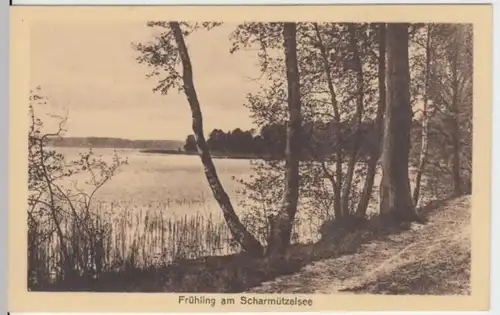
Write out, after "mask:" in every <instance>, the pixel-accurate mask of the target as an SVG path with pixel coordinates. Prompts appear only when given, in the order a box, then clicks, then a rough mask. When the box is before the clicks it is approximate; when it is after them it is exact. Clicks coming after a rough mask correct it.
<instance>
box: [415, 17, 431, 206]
mask: <svg viewBox="0 0 500 315" xmlns="http://www.w3.org/2000/svg"><path fill="white" fill-rule="evenodd" d="M430 65H431V26H430V25H428V26H427V41H426V44H425V82H424V87H425V91H424V105H423V109H422V145H421V148H420V157H419V163H418V171H417V176H416V179H415V188H414V189H413V204H414V205H415V207H417V205H418V202H419V199H420V185H421V182H422V175H423V173H424V171H425V165H426V164H427V152H428V149H429V141H428V136H429V117H428V103H429V77H430V71H431V68H430Z"/></svg>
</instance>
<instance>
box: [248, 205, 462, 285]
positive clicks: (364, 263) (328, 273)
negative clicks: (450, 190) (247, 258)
mask: <svg viewBox="0 0 500 315" xmlns="http://www.w3.org/2000/svg"><path fill="white" fill-rule="evenodd" d="M428 219H429V222H428V223H426V224H424V225H422V224H412V226H411V229H409V230H407V231H404V232H402V233H400V234H396V235H390V236H388V237H386V238H385V239H383V240H377V241H373V242H371V243H368V244H365V245H363V246H361V248H360V249H359V250H358V251H357V252H356V253H354V254H349V255H344V256H341V257H338V258H332V259H325V260H321V261H317V262H314V263H311V264H310V265H307V266H305V267H303V268H302V269H301V270H300V271H299V272H298V273H295V274H292V275H286V276H282V277H279V278H277V279H275V280H273V281H269V282H265V283H262V284H261V285H260V286H258V287H254V288H252V289H251V290H249V291H248V292H254V293H323V294H324V293H328V294H331V293H340V292H342V293H385V294H470V283H469V274H470V196H465V197H461V198H458V199H454V200H451V201H448V202H446V203H445V204H444V205H442V206H441V207H439V208H438V209H435V210H434V211H433V212H432V213H431V214H430V215H429V217H428Z"/></svg>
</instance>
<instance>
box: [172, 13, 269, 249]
mask: <svg viewBox="0 0 500 315" xmlns="http://www.w3.org/2000/svg"><path fill="white" fill-rule="evenodd" d="M170 27H171V29H172V32H173V35H174V38H175V42H176V44H177V47H178V49H179V56H180V58H181V61H182V68H183V74H182V79H183V84H184V85H183V88H184V93H185V94H186V98H187V100H188V103H189V106H190V108H191V113H192V121H193V124H192V128H193V132H194V136H195V138H196V146H197V149H198V153H199V155H200V158H201V162H202V164H203V168H204V170H205V176H206V178H207V180H208V184H209V185H210V189H211V190H212V193H213V195H214V197H215V199H216V200H217V202H218V203H219V205H220V207H221V209H222V213H223V215H224V219H225V220H226V223H227V225H228V227H229V229H230V230H231V234H232V236H233V238H234V239H235V240H236V241H237V242H238V243H239V244H240V245H241V247H242V248H243V250H245V251H247V252H250V253H252V254H255V255H262V254H263V247H262V245H261V244H260V242H259V241H258V240H257V239H256V238H255V237H254V236H253V235H252V234H250V233H249V232H248V230H247V229H246V228H245V226H244V225H243V224H242V223H241V221H240V220H239V218H238V215H237V214H236V212H235V211H234V208H233V205H232V203H231V200H230V199H229V196H228V195H227V193H226V192H225V190H224V188H223V187H222V184H221V182H220V180H219V177H218V176H217V171H216V169H215V166H214V163H213V161H212V157H211V156H210V152H209V149H208V146H207V143H206V141H205V136H204V134H203V116H202V113H201V108H200V103H199V101H198V96H197V94H196V90H195V87H194V81H193V69H192V65H191V60H190V57H189V53H188V50H187V47H186V43H185V42H184V36H183V35H182V31H181V28H180V25H179V23H178V22H170Z"/></svg>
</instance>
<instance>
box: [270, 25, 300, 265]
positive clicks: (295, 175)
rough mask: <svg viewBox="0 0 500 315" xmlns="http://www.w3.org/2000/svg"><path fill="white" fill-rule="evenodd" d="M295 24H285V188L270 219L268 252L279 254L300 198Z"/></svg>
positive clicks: (287, 244) (284, 246)
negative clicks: (286, 100) (286, 90)
mask: <svg viewBox="0 0 500 315" xmlns="http://www.w3.org/2000/svg"><path fill="white" fill-rule="evenodd" d="M296 32H297V30H296V24H295V23H284V26H283V38H284V48H285V63H286V77H287V83H288V114H289V121H288V124H287V143H286V151H285V190H284V192H283V197H282V200H281V209H280V211H279V212H278V214H277V215H276V217H275V218H274V219H273V222H272V227H271V231H270V236H269V239H268V250H267V255H269V256H273V255H281V254H283V253H285V251H286V249H287V247H288V246H289V245H290V238H291V234H292V228H293V221H294V219H295V213H296V212H297V202H298V199H299V159H300V146H301V143H300V132H301V125H302V117H301V103H300V85H299V69H298V65H297V43H296Z"/></svg>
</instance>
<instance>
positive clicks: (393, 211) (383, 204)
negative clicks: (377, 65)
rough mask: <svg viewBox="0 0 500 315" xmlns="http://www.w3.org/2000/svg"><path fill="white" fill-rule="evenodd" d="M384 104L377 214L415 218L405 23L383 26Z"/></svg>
mask: <svg viewBox="0 0 500 315" xmlns="http://www.w3.org/2000/svg"><path fill="white" fill-rule="evenodd" d="M386 35H387V66H388V67H387V70H388V77H387V107H386V112H385V128H384V142H383V150H382V169H383V174H382V181H381V184H380V214H381V215H383V216H385V215H391V216H393V217H395V218H396V219H398V220H404V221H406V220H416V219H418V217H417V215H416V212H415V208H414V206H413V200H412V198H411V192H410V181H409V172H408V158H409V150H410V127H411V121H412V110H411V105H410V88H409V83H410V71H409V63H408V24H406V23H390V24H388V25H387V34H386Z"/></svg>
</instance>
